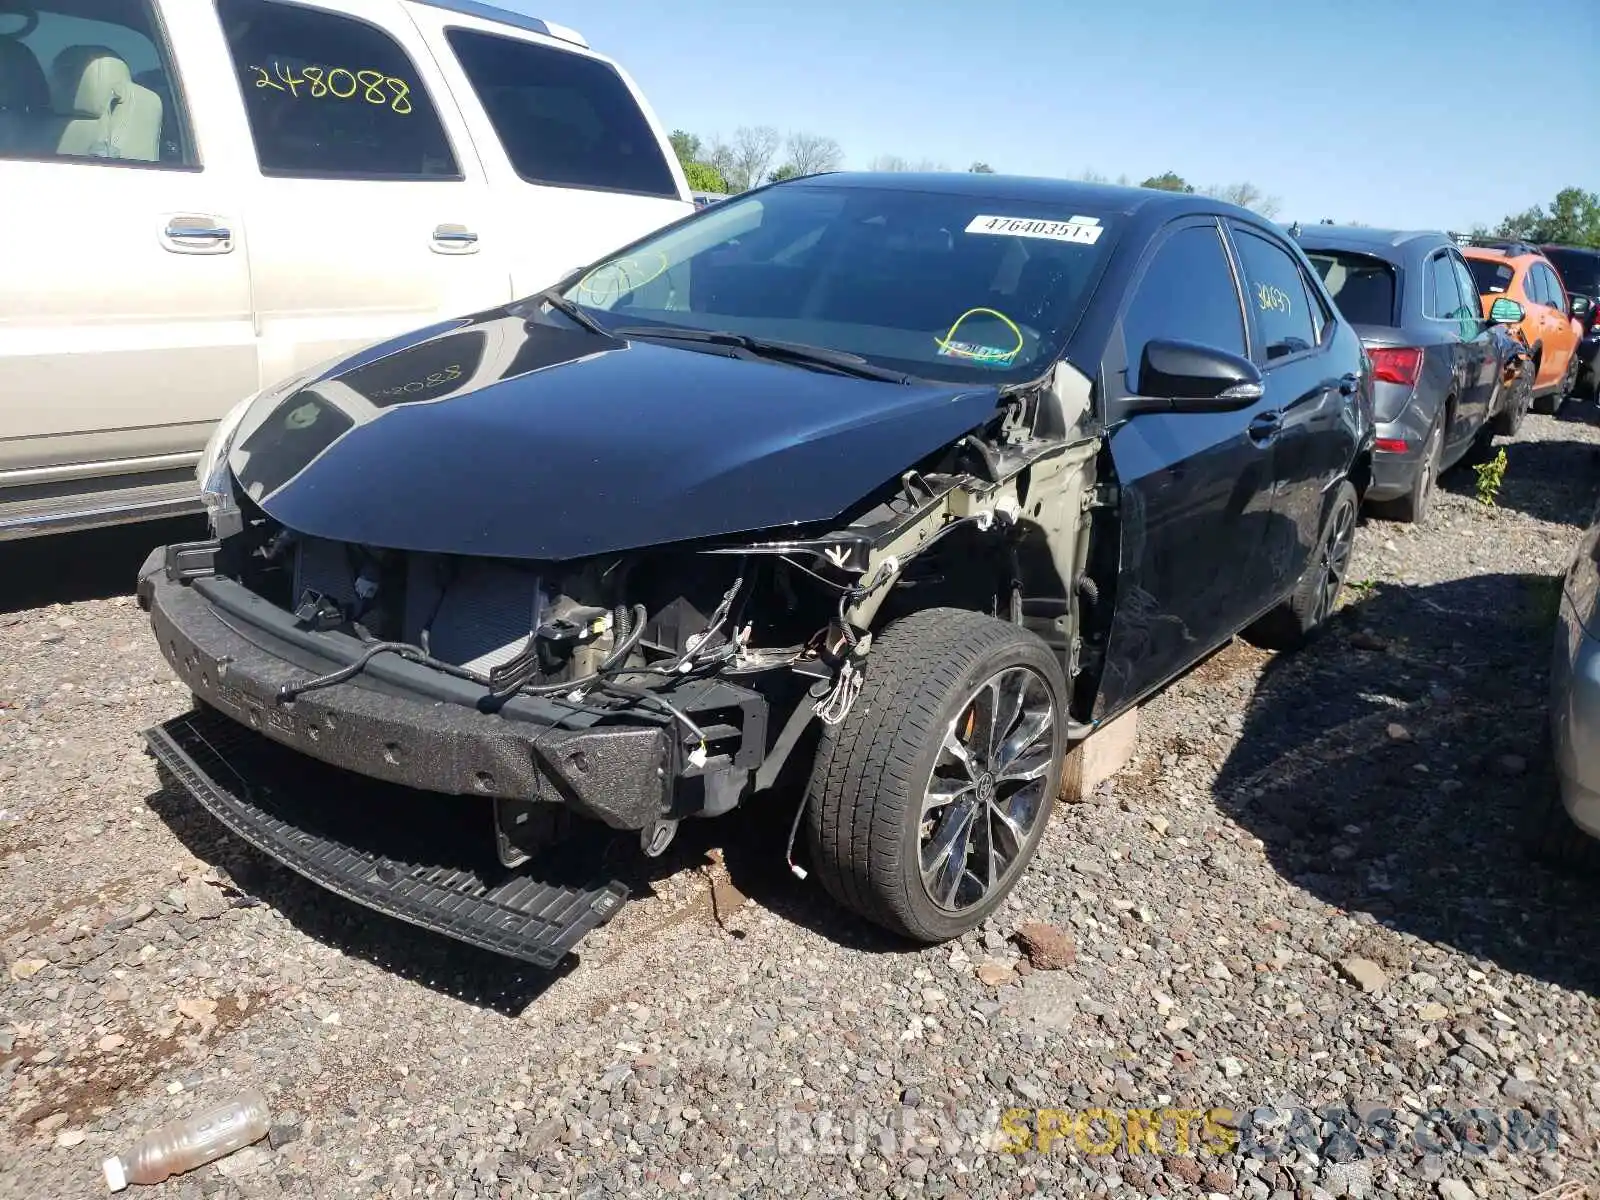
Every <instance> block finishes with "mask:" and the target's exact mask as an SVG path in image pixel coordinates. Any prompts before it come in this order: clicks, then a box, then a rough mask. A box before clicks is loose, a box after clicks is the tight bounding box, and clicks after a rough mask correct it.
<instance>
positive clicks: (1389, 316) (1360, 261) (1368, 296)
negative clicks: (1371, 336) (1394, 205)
mask: <svg viewBox="0 0 1600 1200" xmlns="http://www.w3.org/2000/svg"><path fill="white" fill-rule="evenodd" d="M1306 257H1307V258H1309V259H1310V260H1311V265H1312V266H1313V267H1315V268H1316V271H1317V274H1318V275H1319V276H1320V277H1321V279H1322V285H1323V286H1324V287H1325V288H1327V289H1328V294H1329V295H1330V296H1332V297H1333V302H1334V303H1335V304H1337V305H1338V306H1339V311H1340V312H1341V313H1343V314H1344V319H1345V320H1346V321H1349V322H1350V324H1352V325H1389V326H1393V325H1395V324H1396V321H1395V315H1394V295H1395V273H1394V268H1393V267H1392V266H1390V265H1389V264H1388V263H1386V262H1384V261H1383V259H1381V258H1373V257H1372V256H1371V255H1368V254H1351V253H1347V252H1345V251H1340V250H1308V251H1307V252H1306Z"/></svg>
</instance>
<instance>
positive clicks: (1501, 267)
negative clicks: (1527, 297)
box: [1467, 258, 1516, 296]
mask: <svg viewBox="0 0 1600 1200" xmlns="http://www.w3.org/2000/svg"><path fill="white" fill-rule="evenodd" d="M1467 266H1468V267H1470V268H1471V269H1472V281H1473V282H1474V283H1476V284H1477V285H1478V295H1480V296H1503V295H1505V291H1506V289H1507V288H1508V287H1510V286H1511V279H1512V276H1513V275H1515V274H1516V272H1515V271H1513V270H1512V269H1511V264H1510V263H1503V262H1495V261H1494V260H1493V259H1492V258H1469V259H1467Z"/></svg>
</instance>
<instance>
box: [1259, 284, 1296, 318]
mask: <svg viewBox="0 0 1600 1200" xmlns="http://www.w3.org/2000/svg"><path fill="white" fill-rule="evenodd" d="M1256 307H1257V308H1259V309H1261V311H1262V312H1281V313H1282V314H1283V315H1284V316H1288V315H1289V312H1290V310H1291V308H1292V305H1291V304H1290V302H1289V293H1288V292H1286V291H1284V290H1283V289H1282V288H1279V287H1273V286H1272V284H1270V283H1258V284H1256Z"/></svg>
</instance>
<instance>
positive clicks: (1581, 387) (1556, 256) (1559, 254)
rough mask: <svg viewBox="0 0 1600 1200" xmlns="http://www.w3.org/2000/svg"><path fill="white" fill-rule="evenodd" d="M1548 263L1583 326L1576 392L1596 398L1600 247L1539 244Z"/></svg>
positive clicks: (1599, 370)
mask: <svg viewBox="0 0 1600 1200" xmlns="http://www.w3.org/2000/svg"><path fill="white" fill-rule="evenodd" d="M1539 249H1540V251H1541V252H1542V253H1543V254H1544V256H1545V257H1546V258H1547V259H1549V260H1550V265H1551V266H1553V267H1554V268H1555V269H1556V274H1557V275H1559V276H1560V277H1561V284H1562V286H1563V287H1565V288H1566V289H1567V297H1568V298H1569V299H1570V300H1571V302H1572V315H1573V317H1574V319H1576V320H1577V321H1578V322H1579V324H1581V325H1582V326H1583V337H1582V340H1581V341H1580V342H1579V343H1578V383H1577V388H1576V391H1577V392H1578V393H1579V394H1582V393H1584V392H1587V393H1588V394H1589V396H1590V397H1591V398H1594V399H1600V362H1596V357H1597V355H1596V351H1597V349H1600V250H1596V249H1594V248H1593V247H1590V246H1540V247H1539Z"/></svg>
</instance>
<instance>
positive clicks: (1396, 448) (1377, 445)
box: [1372, 438, 1406, 454]
mask: <svg viewBox="0 0 1600 1200" xmlns="http://www.w3.org/2000/svg"><path fill="white" fill-rule="evenodd" d="M1372 448H1373V449H1374V450H1382V451H1383V452H1384V453H1385V454H1404V453H1405V452H1406V440H1405V438H1375V439H1374V440H1373V443H1372Z"/></svg>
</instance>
